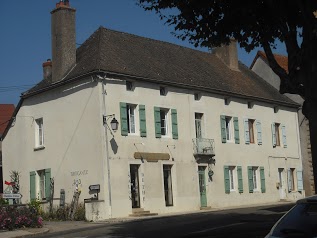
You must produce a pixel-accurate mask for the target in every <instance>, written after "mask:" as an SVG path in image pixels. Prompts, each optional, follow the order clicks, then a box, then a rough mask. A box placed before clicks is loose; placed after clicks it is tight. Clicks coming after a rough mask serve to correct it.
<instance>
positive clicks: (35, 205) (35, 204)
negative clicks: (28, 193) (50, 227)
mask: <svg viewBox="0 0 317 238" xmlns="http://www.w3.org/2000/svg"><path fill="white" fill-rule="evenodd" d="M28 206H29V207H30V209H32V210H33V211H34V213H35V214H38V215H39V214H42V213H43V211H42V207H41V202H40V201H39V200H37V199H36V200H31V202H29V203H28Z"/></svg>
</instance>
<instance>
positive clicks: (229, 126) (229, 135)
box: [225, 117, 233, 141]
mask: <svg viewBox="0 0 317 238" xmlns="http://www.w3.org/2000/svg"><path fill="white" fill-rule="evenodd" d="M225 121H226V139H227V141H231V140H232V139H233V136H232V117H226V118H225Z"/></svg>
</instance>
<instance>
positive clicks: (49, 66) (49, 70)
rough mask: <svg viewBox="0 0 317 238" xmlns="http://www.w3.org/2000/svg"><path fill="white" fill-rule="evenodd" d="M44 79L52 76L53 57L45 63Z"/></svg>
mask: <svg viewBox="0 0 317 238" xmlns="http://www.w3.org/2000/svg"><path fill="white" fill-rule="evenodd" d="M42 66H43V79H48V78H50V77H51V76H52V61H51V59H48V60H46V62H44V63H43V65H42Z"/></svg>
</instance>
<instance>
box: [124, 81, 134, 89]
mask: <svg viewBox="0 0 317 238" xmlns="http://www.w3.org/2000/svg"><path fill="white" fill-rule="evenodd" d="M125 86H126V90H127V91H133V83H132V82H131V81H126V83H125Z"/></svg>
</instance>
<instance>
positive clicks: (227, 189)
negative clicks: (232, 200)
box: [224, 166, 230, 193]
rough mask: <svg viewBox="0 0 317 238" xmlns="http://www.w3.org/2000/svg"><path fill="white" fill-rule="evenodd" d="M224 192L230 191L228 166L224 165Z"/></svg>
mask: <svg viewBox="0 0 317 238" xmlns="http://www.w3.org/2000/svg"><path fill="white" fill-rule="evenodd" d="M224 177H225V193H230V179H229V166H224Z"/></svg>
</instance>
